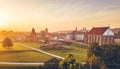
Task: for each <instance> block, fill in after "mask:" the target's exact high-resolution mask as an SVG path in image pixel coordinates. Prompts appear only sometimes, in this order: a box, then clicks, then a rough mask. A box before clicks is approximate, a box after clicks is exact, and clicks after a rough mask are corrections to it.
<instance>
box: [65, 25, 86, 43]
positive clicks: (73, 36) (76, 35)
mask: <svg viewBox="0 0 120 69" xmlns="http://www.w3.org/2000/svg"><path fill="white" fill-rule="evenodd" d="M86 32H87V31H86V28H83V30H77V27H76V28H75V30H74V31H72V32H70V33H67V34H66V37H65V39H66V40H74V41H80V42H83V41H84V38H85V34H86Z"/></svg>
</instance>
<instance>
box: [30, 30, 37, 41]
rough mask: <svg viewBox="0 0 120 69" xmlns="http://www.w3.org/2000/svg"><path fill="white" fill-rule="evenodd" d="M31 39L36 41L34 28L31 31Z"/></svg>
mask: <svg viewBox="0 0 120 69" xmlns="http://www.w3.org/2000/svg"><path fill="white" fill-rule="evenodd" d="M31 41H36V32H35V29H34V28H32V31H31Z"/></svg>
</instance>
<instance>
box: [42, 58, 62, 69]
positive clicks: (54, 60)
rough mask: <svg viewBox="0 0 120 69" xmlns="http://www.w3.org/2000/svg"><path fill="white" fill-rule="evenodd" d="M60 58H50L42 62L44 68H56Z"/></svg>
mask: <svg viewBox="0 0 120 69" xmlns="http://www.w3.org/2000/svg"><path fill="white" fill-rule="evenodd" d="M59 62H60V60H59V59H57V58H52V59H50V60H48V61H46V62H44V68H45V69H58V68H59Z"/></svg>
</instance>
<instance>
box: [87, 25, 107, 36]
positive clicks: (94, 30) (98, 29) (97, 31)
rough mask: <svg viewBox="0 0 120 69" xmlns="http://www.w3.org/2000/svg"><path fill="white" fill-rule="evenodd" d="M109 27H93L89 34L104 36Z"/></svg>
mask: <svg viewBox="0 0 120 69" xmlns="http://www.w3.org/2000/svg"><path fill="white" fill-rule="evenodd" d="M108 28H109V27H93V28H92V29H91V30H90V32H89V33H88V34H96V35H103V34H104V32H105V31H106V30H107V29H108Z"/></svg>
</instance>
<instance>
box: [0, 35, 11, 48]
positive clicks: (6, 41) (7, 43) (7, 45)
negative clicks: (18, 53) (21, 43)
mask: <svg viewBox="0 0 120 69" xmlns="http://www.w3.org/2000/svg"><path fill="white" fill-rule="evenodd" d="M2 45H3V47H5V48H10V47H12V46H13V42H12V41H11V39H10V38H8V37H7V38H5V39H4V40H3V43H2Z"/></svg>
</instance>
